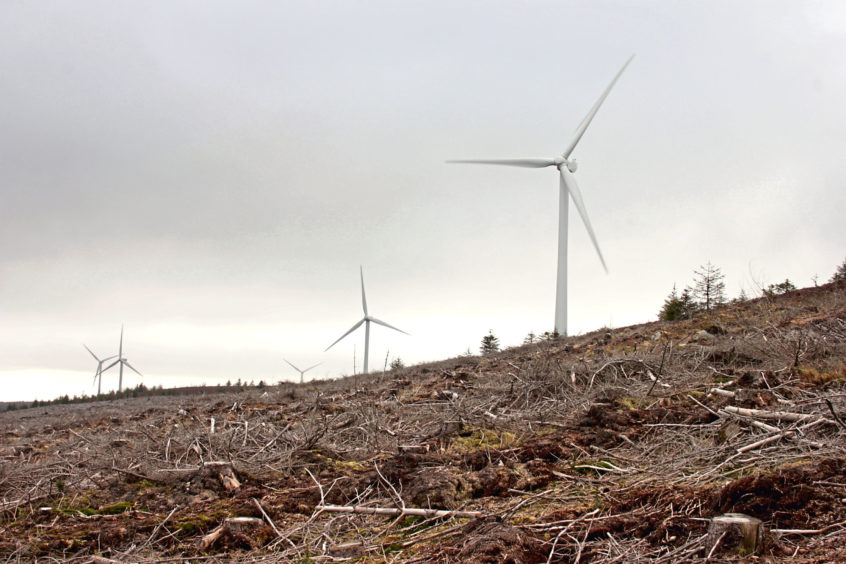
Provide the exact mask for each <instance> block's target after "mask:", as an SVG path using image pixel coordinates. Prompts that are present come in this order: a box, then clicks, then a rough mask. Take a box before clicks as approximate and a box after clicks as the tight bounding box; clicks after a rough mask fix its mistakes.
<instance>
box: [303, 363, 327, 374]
mask: <svg viewBox="0 0 846 564" xmlns="http://www.w3.org/2000/svg"><path fill="white" fill-rule="evenodd" d="M321 364H323V363H322V362H318V363H317V364H315V365H314V366H309V367H308V368H306V369H305V370H303V374H305V373H306V372H308V371H309V370H311V369H312V368H317V367H318V366H320V365H321Z"/></svg>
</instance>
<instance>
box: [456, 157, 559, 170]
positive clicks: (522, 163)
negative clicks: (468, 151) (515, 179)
mask: <svg viewBox="0 0 846 564" xmlns="http://www.w3.org/2000/svg"><path fill="white" fill-rule="evenodd" d="M447 163H449V164H489V165H503V166H519V167H523V168H544V167H547V166H555V165H556V164H557V163H556V162H555V161H554V160H553V159H484V160H461V161H447Z"/></svg>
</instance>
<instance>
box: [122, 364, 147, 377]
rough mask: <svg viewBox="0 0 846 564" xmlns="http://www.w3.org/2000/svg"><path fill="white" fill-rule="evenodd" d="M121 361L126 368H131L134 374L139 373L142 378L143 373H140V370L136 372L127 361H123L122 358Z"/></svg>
mask: <svg viewBox="0 0 846 564" xmlns="http://www.w3.org/2000/svg"><path fill="white" fill-rule="evenodd" d="M123 363H124V364H125V365H126V367H127V368H129V369H130V370H132V371H133V372H135V373H136V374H138V375H139V376H141V377H142V378H143V377H144V375H143V374H141V373H140V372H138V371H137V370H135V369H134V368H133V367H132V365H131V364H129V363H128V362H127V361H125V360H124V361H123Z"/></svg>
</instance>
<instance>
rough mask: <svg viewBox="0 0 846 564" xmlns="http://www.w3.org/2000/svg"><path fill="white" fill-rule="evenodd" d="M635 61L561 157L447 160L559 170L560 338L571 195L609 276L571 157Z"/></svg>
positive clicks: (564, 314)
mask: <svg viewBox="0 0 846 564" xmlns="http://www.w3.org/2000/svg"><path fill="white" fill-rule="evenodd" d="M632 59H634V55H632V56H631V57H630V58H629V60H628V61H626V64H624V65H623V68H621V69H620V72H618V73H617V76H615V77H614V80H612V81H611V84H609V85H608V88H606V89H605V92H603V93H602V96H600V97H599V100H597V101H596V103H595V104H594V105H593V107H592V108H591V109H590V112H588V114H587V116H585V119H583V120H582V123H580V124H579V127H578V128H576V132H575V134H574V135H573V139H572V140H571V141H570V143H569V144H568V145H567V146H566V147H565V149H564V152H563V153H561V156H560V157H555V158H554V159H497V160H459V161H447V162H449V163H467V164H493V165H505V166H518V167H523V168H545V167H548V166H554V167H556V168H557V169H558V173H559V178H560V180H559V196H558V277H557V282H556V292H555V331H556V332H558V333H560V334H561V335H567V219H568V215H569V201H570V197H571V196H572V198H573V203H574V204H575V205H576V209H577V210H578V211H579V215H580V216H581V217H582V221H583V222H584V224H585V227H586V228H587V232H588V235H590V239H591V241H592V242H593V246H594V248H595V249H596V254H598V255H599V261H600V262H601V263H602V268H604V269H605V272H606V274H607V273H608V267H607V266H606V264H605V259H604V258H603V257H602V251H601V250H599V243H598V242H597V240H596V235H595V234H594V232H593V227H592V226H591V224H590V219H589V218H588V215H587V210H586V209H585V204H584V201H583V200H582V194H581V192H580V191H579V186H578V184H576V178H575V177H574V176H573V173H574V172H576V168H577V165H576V159H571V158H570V154H571V153H572V152H573V150H574V149H575V148H576V145H577V144H578V143H579V140H580V139H581V138H582V135H584V133H585V130H587V128H588V126H589V125H590V122H591V121H592V120H593V117H594V116H595V115H596V112H597V111H599V107H600V106H601V105H602V102H604V101H605V98H606V97H607V96H608V93H609V92H611V88H613V87H614V84H615V83H616V82H617V79H619V78H620V75H622V74H623V71H624V70H626V67H627V66H629V63H631V62H632Z"/></svg>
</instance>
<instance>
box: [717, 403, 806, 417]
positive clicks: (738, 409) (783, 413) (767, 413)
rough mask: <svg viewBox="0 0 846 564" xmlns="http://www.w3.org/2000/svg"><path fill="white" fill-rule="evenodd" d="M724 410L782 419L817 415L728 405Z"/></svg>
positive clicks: (750, 415) (748, 415) (737, 413)
mask: <svg viewBox="0 0 846 564" xmlns="http://www.w3.org/2000/svg"><path fill="white" fill-rule="evenodd" d="M723 410H725V411H728V412H729V413H734V414H736V415H745V416H746V417H758V418H760V419H780V420H782V421H806V420H808V419H812V418H814V417H816V415H811V414H809V413H790V412H788V411H766V410H764V409H747V408H745V407H734V406H733V405H728V406H726V407H724V408H723Z"/></svg>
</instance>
